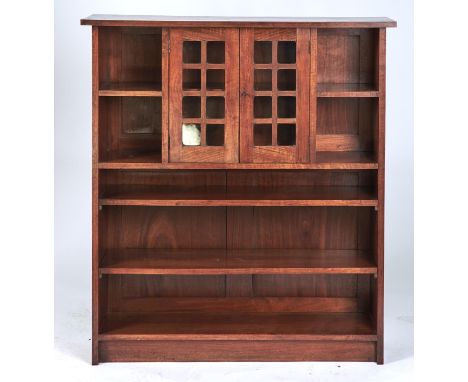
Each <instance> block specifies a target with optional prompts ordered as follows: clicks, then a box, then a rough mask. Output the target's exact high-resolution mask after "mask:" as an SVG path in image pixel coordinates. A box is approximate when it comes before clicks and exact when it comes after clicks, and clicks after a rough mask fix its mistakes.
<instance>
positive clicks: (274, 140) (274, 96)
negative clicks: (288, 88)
mask: <svg viewBox="0 0 468 382" xmlns="http://www.w3.org/2000/svg"><path fill="white" fill-rule="evenodd" d="M271 45H272V46H271V144H272V146H278V41H277V40H273V41H272V42H271ZM296 104H297V102H296Z"/></svg>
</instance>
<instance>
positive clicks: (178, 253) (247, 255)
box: [99, 249, 377, 275]
mask: <svg viewBox="0 0 468 382" xmlns="http://www.w3.org/2000/svg"><path fill="white" fill-rule="evenodd" d="M99 272H100V274H126V275H143V274H147V275H223V274H344V273H353V274H376V273H377V267H376V265H375V264H374V263H373V262H372V261H371V260H370V255H369V254H368V253H364V252H363V251H357V250H315V249H243V250H238V249H231V250H226V249H125V250H111V251H108V252H107V253H106V254H105V256H104V258H103V261H102V264H101V267H100V268H99Z"/></svg>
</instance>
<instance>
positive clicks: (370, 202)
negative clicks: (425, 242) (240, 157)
mask: <svg viewBox="0 0 468 382" xmlns="http://www.w3.org/2000/svg"><path fill="white" fill-rule="evenodd" d="M99 204H100V205H103V206H106V205H107V206H219V207H224V206H226V207H228V206H310V207H314V206H349V207H375V206H377V196H376V194H375V193H374V192H373V191H372V190H371V189H368V188H364V187H346V186H338V187H335V186H330V187H306V186H297V187H294V188H290V187H276V188H274V189H273V188H270V187H232V188H231V189H230V190H227V191H226V190H225V189H224V187H209V188H207V189H204V190H199V189H187V190H177V189H176V188H173V187H158V188H157V190H154V191H141V192H140V191H135V192H121V193H119V192H116V193H109V195H106V196H104V197H103V198H101V199H100V200H99Z"/></svg>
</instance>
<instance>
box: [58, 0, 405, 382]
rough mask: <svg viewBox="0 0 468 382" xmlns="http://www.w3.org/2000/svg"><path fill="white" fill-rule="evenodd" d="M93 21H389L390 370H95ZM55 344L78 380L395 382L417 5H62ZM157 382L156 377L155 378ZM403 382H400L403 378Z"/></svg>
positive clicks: (390, 0)
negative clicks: (95, 17) (108, 17)
mask: <svg viewBox="0 0 468 382" xmlns="http://www.w3.org/2000/svg"><path fill="white" fill-rule="evenodd" d="M92 13H109V14H141V15H143V14H161V15H188V16H196V15H203V16H208V15H209V16H217V15H218V16H291V17H294V16H303V17H305V16H311V17H312V16H342V17H346V16H363V17H364V16H386V17H390V18H393V19H395V20H396V21H397V22H398V27H397V28H396V29H395V28H391V29H389V30H388V32H387V121H386V123H387V125H386V126H387V135H386V143H387V147H386V150H387V151H386V201H385V202H386V216H385V225H386V232H385V251H386V252H385V256H386V259H385V272H386V274H385V298H386V301H385V320H386V321H385V325H386V326H385V340H386V345H385V361H386V365H384V366H380V367H378V366H376V365H374V364H353V363H348V364H336V363H321V364H319V363H300V364H298V363H295V364H276V363H275V364H259V363H244V364H228V365H229V366H227V364H206V363H198V364H139V365H138V364H137V365H134V364H133V365H129V364H120V365H117V364H107V365H101V366H99V367H90V366H89V362H90V351H91V346H90V341H89V338H90V335H91V315H90V308H91V290H90V289H91V288H90V287H91V278H90V275H91V29H90V27H85V26H80V24H79V20H80V18H82V17H86V16H88V15H89V14H92ZM54 90H55V343H56V350H57V352H56V353H57V357H58V358H59V359H60V360H61V361H63V362H67V363H69V366H70V367H72V368H73V369H74V370H76V373H71V374H70V375H68V376H67V379H70V378H72V380H73V378H76V380H83V379H87V380H107V379H108V380H113V381H118V380H126V381H130V380H146V378H147V377H149V376H151V377H152V380H155V379H156V380H173V381H175V380H187V378H191V379H192V380H210V379H212V380H216V379H219V378H223V380H233V381H234V380H238V379H239V380H243V381H245V380H249V379H250V378H251V379H252V380H256V381H259V380H262V377H263V378H265V379H266V378H269V379H273V378H276V380H281V379H282V378H287V379H289V380H291V379H293V380H302V379H303V380H306V379H308V378H310V377H311V376H316V377H317V376H320V380H321V381H326V380H328V378H333V379H334V380H336V381H341V380H346V381H350V380H357V381H358V380H359V381H365V380H372V381H375V380H394V379H393V378H394V377H396V376H397V375H402V374H401V373H402V372H406V371H408V370H409V369H410V368H411V367H412V352H413V348H412V347H413V4H412V1H411V0H407V1H405V0H360V1H359V0H354V1H352V0H323V1H313V0H287V1H274V0H268V1H265V0H255V1H254V0H236V1H232V2H223V1H220V0H199V1H193V0H192V1H190V0H186V1H175V0H172V1H167V2H161V1H157V2H156V1H142V0H132V1H124V0H114V1H110V0H81V1H77V2H73V1H66V0H56V1H55V88H54ZM158 378H159V379H158ZM398 380H402V379H398Z"/></svg>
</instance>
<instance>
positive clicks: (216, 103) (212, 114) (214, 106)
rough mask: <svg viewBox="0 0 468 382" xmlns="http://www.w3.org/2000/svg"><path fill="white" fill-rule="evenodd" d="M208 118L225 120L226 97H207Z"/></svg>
mask: <svg viewBox="0 0 468 382" xmlns="http://www.w3.org/2000/svg"><path fill="white" fill-rule="evenodd" d="M206 118H224V97H206Z"/></svg>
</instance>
